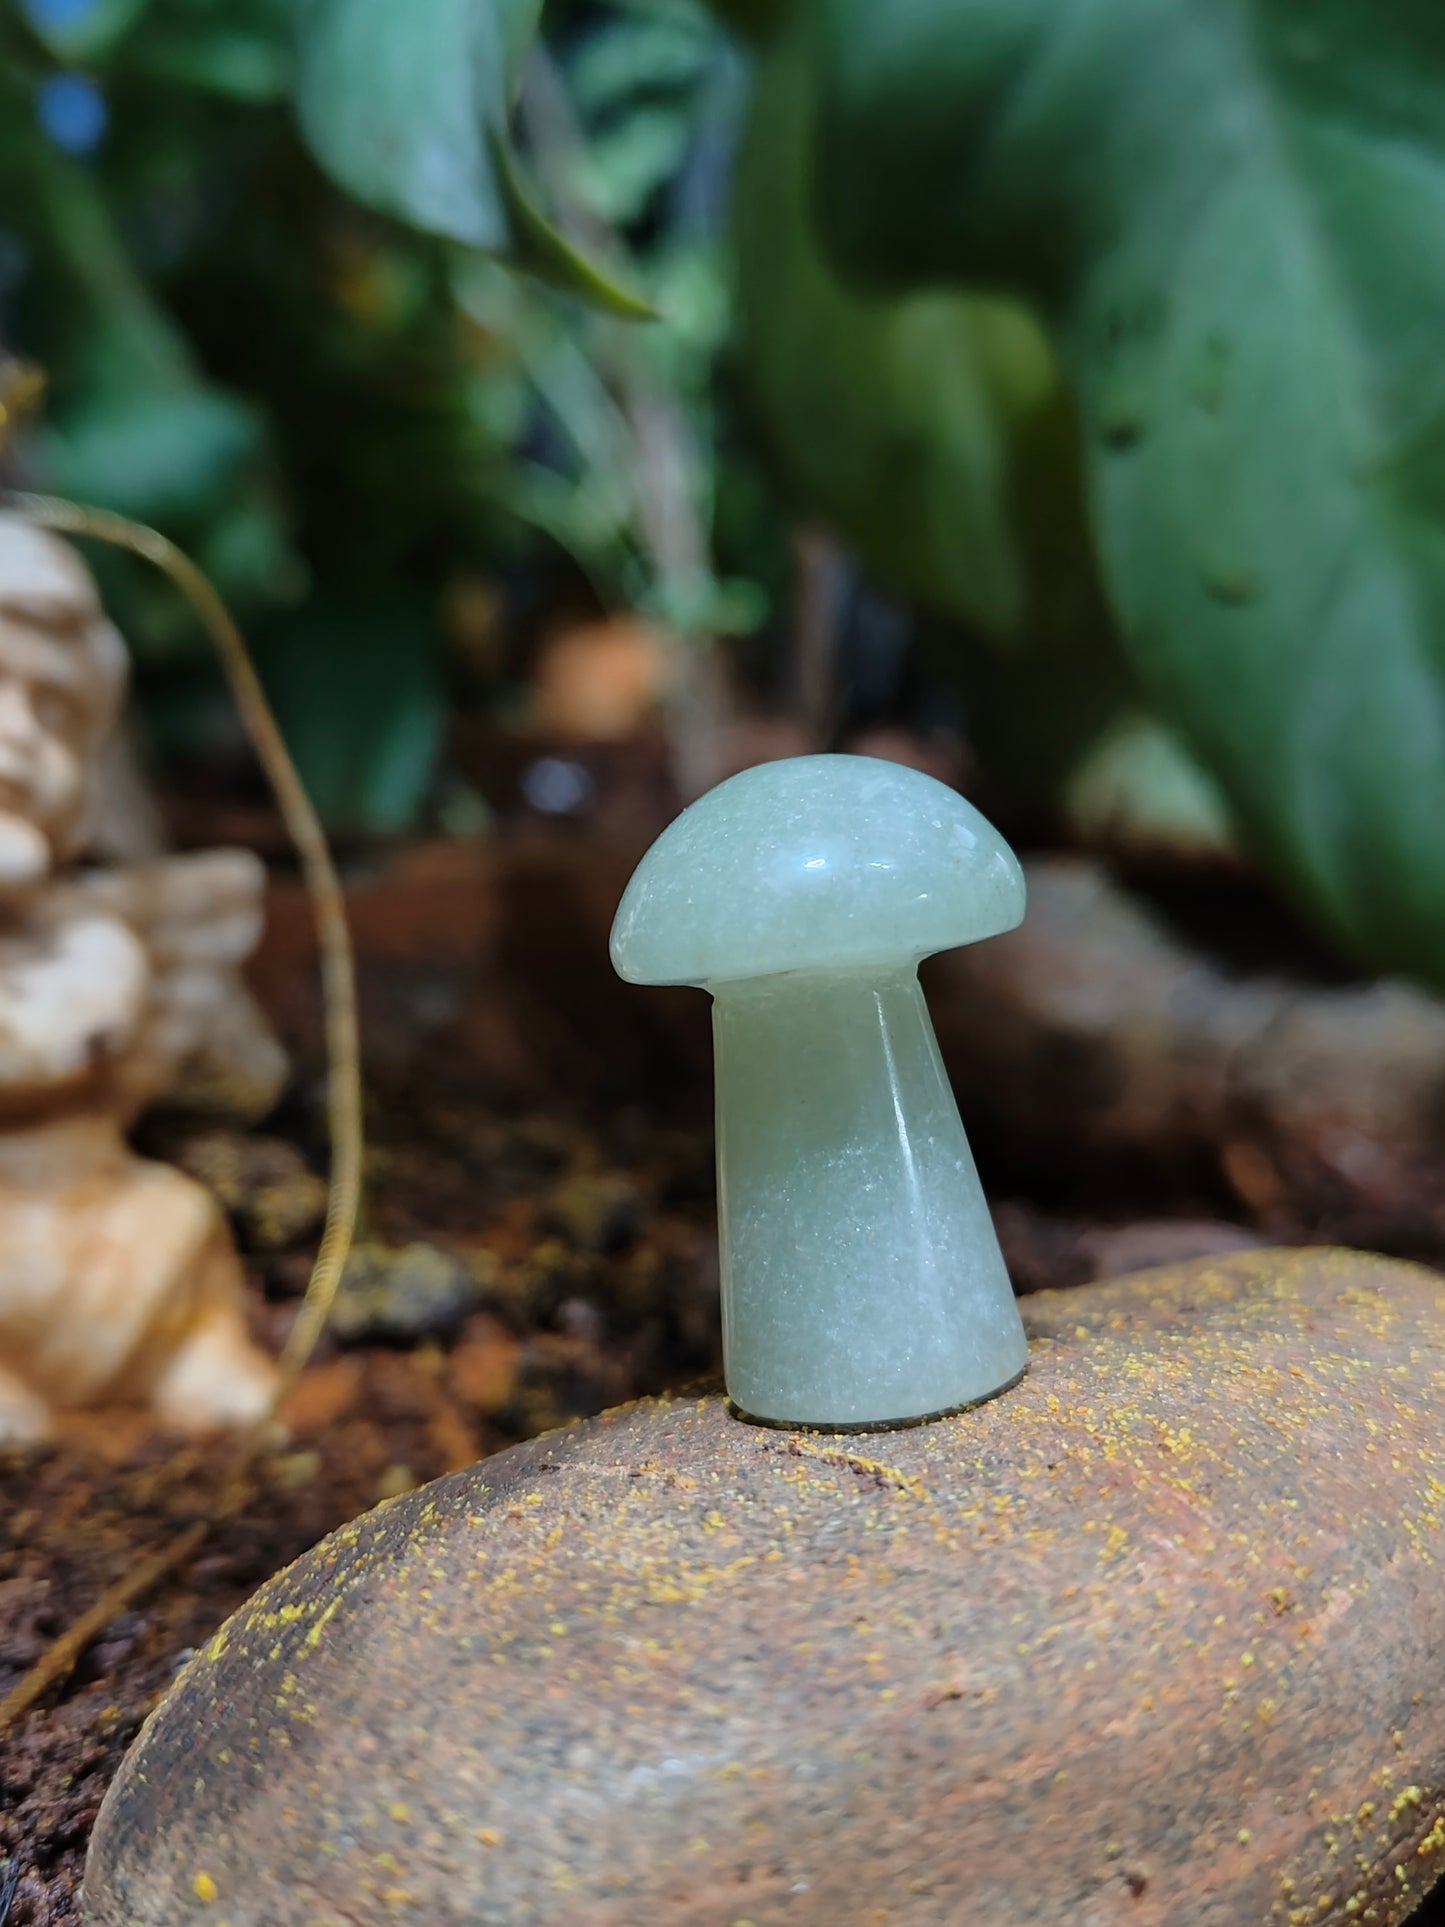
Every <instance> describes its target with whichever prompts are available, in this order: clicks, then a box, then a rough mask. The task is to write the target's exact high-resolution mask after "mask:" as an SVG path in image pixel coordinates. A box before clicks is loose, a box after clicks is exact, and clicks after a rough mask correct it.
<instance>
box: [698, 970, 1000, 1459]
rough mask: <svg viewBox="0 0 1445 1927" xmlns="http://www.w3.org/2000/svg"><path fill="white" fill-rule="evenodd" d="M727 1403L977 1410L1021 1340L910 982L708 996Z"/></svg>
mask: <svg viewBox="0 0 1445 1927" xmlns="http://www.w3.org/2000/svg"><path fill="white" fill-rule="evenodd" d="M708 988H709V990H710V991H711V992H712V995H713V999H714V1003H713V1034H714V1039H715V1043H716V1051H717V1159H718V1216H719V1230H720V1241H721V1254H722V1308H723V1347H724V1353H725V1359H726V1370H727V1383H728V1390H729V1392H730V1393H731V1395H732V1398H733V1401H734V1403H735V1404H736V1405H737V1406H738V1407H739V1409H740V1410H742V1411H743V1412H745V1413H746V1414H748V1415H749V1416H750V1417H753V1418H757V1419H764V1420H769V1421H771V1422H773V1423H775V1424H787V1425H816V1426H822V1427H826V1428H829V1429H833V1428H837V1427H842V1426H854V1425H887V1424H898V1423H903V1422H905V1421H908V1420H911V1419H919V1418H926V1417H929V1416H932V1415H934V1414H936V1413H939V1412H943V1411H949V1410H952V1409H953V1408H955V1407H957V1406H960V1405H967V1404H971V1403H973V1402H974V1401H975V1400H977V1399H981V1398H987V1397H989V1396H990V1395H991V1394H992V1393H994V1392H998V1391H1001V1390H1002V1389H1003V1388H1004V1387H1005V1386H1007V1385H1009V1384H1011V1383H1012V1382H1013V1381H1014V1379H1016V1378H1017V1377H1018V1375H1019V1373H1020V1372H1022V1370H1023V1368H1024V1365H1025V1363H1026V1360H1027V1347H1026V1343H1025V1339H1024V1332H1023V1325H1022V1321H1021V1320H1020V1318H1019V1313H1018V1308H1017V1306H1016V1304H1015V1302H1014V1296H1013V1290H1012V1288H1011V1286H1010V1284H1009V1280H1008V1273H1007V1272H1006V1270H1005V1269H1004V1262H1003V1257H1002V1254H1001V1253H1000V1251H999V1248H998V1240H997V1238H996V1237H995V1235H994V1229H993V1223H992V1220H991V1219H990V1217H989V1213H988V1207H987V1205H986V1204H985V1202H984V1197H983V1192H982V1189H981V1187H980V1185H979V1181H978V1174H977V1172H976V1171H975V1169H974V1163H973V1158H972V1156H971V1154H970V1152H969V1148H968V1140H967V1139H966V1138H965V1136H964V1132H963V1125H962V1122H961V1121H960V1119H959V1115H958V1107H957V1105H956V1104H955V1102H954V1098H953V1092H952V1090H951V1089H950V1087H949V1083H948V1078H947V1076H946V1074H945V1072H944V1068H943V1062H942V1059H941V1058H940V1056H939V1052H938V1043H937V1040H936V1039H935V1037H934V1034H933V1025H932V1022H931V1021H930V1019H929V1015H928V1008H927V1006H926V1004H925V1003H924V1001H923V993H922V991H921V990H920V988H919V984H918V973H917V967H916V965H914V964H911V963H910V964H907V965H904V966H901V967H895V968H885V969H879V970H856V969H850V970H831V971H808V970H798V971H789V972H786V973H784V974H782V975H777V976H767V977H756V978H750V979H748V980H746V981H743V982H728V983H714V984H709V986H708Z"/></svg>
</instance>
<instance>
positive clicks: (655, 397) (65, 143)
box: [0, 0, 761, 829]
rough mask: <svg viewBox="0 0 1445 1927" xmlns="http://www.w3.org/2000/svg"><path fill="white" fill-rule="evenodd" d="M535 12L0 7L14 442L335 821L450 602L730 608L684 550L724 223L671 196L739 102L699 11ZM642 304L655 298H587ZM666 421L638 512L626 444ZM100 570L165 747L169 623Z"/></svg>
mask: <svg viewBox="0 0 1445 1927" xmlns="http://www.w3.org/2000/svg"><path fill="white" fill-rule="evenodd" d="M535 13H536V9H535V7H533V6H530V5H519V4H515V3H514V0H509V4H507V5H503V6H500V7H495V8H494V7H491V6H477V5H471V4H453V3H452V0H445V3H442V0H419V4H418V5H417V6H416V7H410V6H408V7H406V8H395V7H391V6H388V5H379V4H368V3H367V0H362V3H361V4H351V3H350V0H348V4H346V5H344V6H342V5H337V4H333V3H332V0H315V3H314V4H303V3H302V0H295V3H294V4H293V0H126V4H121V3H120V0H7V4H6V7H5V9H4V11H3V12H0V109H3V115H4V118H3V121H0V340H8V341H10V342H11V344H12V345H15V346H19V347H20V348H22V349H23V350H25V351H28V352H29V353H31V354H32V355H34V356H35V357H36V358H37V359H39V360H40V361H42V362H43V363H44V365H45V366H46V368H47V370H48V373H49V375H50V388H51V406H50V409H49V411H48V414H47V419H46V424H45V426H44V428H43V430H42V431H41V432H40V433H39V434H38V436H37V437H35V438H34V440H33V443H32V446H31V447H30V449H29V450H28V464H27V465H28V467H29V469H30V471H31V472H32V474H33V475H34V476H35V477H36V479H39V480H41V481H43V482H44V483H45V484H46V485H47V486H50V487H53V488H56V489H59V490H63V491H65V492H67V493H70V494H73V495H74V496H76V497H78V498H79V499H82V500H89V501H96V502H100V503H102V504H104V505H106V506H113V507H116V508H120V509H123V510H124V511H126V512H128V513H130V514H132V515H136V516H138V517H140V518H141V519H144V520H150V521H154V522H157V523H159V524H160V525H162V526H163V527H165V528H166V530H167V532H168V533H170V534H172V535H174V536H175V537H176V538H177V539H179V540H181V541H182V542H183V543H184V544H185V545H186V546H187V547H188V548H189V549H191V551H192V552H193V553H195V554H196V555H197V557H198V559H199V560H200V561H201V562H202V563H203V565H204V566H205V567H206V568H207V569H208V570H209V571H210V572H211V573H212V574H213V575H214V576H215V578H216V580H217V581H218V583H219V584H220V586H221V587H222V589H223V591H224V592H225V593H226V595H227V596H228V598H229V599H230V600H231V601H232V602H233V603H234V605H235V606H236V607H237V608H238V610H239V611H240V612H241V613H242V614H243V615H244V616H245V617H246V619H247V621H248V625H249V627H250V629H251V632H252V635H253V637H254V639H255V642H256V646H257V649H258V653H259V655H260V658H261V660H262V664H263V668H264V669H265V670H266V672H267V675H268V680H269V681H270V683H271V686H272V689H273V692H274V694H275V697H276V700H277V702H278V706H279V708H280V710H281V714H282V719H283V722H284V724H285V726H286V728H287V730H288V733H289V734H290V735H291V736H292V737H293V739H294V740H296V741H297V743H298V745H299V747H300V749H301V753H302V757H303V763H304V766H305V770H306V774H307V776H308V778H309V780H310V781H311V783H312V784H313V787H314V788H315V790H316V793H317V795H318V799H319V801H320V802H321V803H322V805H323V807H324V808H325V810H326V812H327V814H328V815H329V816H330V817H331V819H332V821H333V822H334V823H337V824H341V825H358V826H361V827H369V828H382V829H385V828H391V827H400V826H402V825H404V824H406V823H408V822H410V821H412V820H414V818H415V816H416V813H417V811H418V809H419V808H420V807H421V805H422V804H423V802H424V800H425V799H426V797H427V795H428V794H429V792H430V790H431V787H432V785H433V783H434V781H435V775H436V769H437V764H438V752H439V747H440V742H441V737H442V732H443V730H444V727H445V722H446V716H447V711H448V689H447V676H446V667H447V662H446V639H445V637H444V634H443V630H444V626H445V611H446V610H447V609H448V608H451V607H454V606H456V605H457V603H458V601H459V600H460V601H461V602H465V601H466V597H465V596H461V597H460V598H459V597H458V595H457V594H456V591H457V588H458V585H461V586H462V587H463V588H465V587H466V585H467V584H469V583H473V582H477V581H482V582H486V581H489V580H492V579H494V578H495V577H496V574H497V572H498V571H504V572H505V571H507V570H509V569H514V568H516V567H519V566H527V565H528V563H529V558H531V559H533V560H535V561H545V560H546V558H547V557H548V556H549V555H551V556H552V557H554V558H555V557H557V553H558V550H561V551H563V552H565V554H566V555H567V556H569V557H570V558H571V560H572V562H573V563H574V564H575V565H576V566H578V567H580V568H581V570H582V571H583V573H584V574H585V575H586V576H587V577H588V578H589V579H590V581H591V583H592V585H593V587H594V590H595V592H596V593H597V594H598V595H599V596H600V597H601V599H602V600H603V602H604V603H606V604H611V605H615V606H620V607H621V606H625V607H637V606H642V607H647V608H651V609H654V610H655V611H656V612H657V613H658V614H659V615H660V616H663V617H665V618H666V619H667V620H668V621H669V622H670V623H672V624H674V625H676V626H679V627H680V628H681V629H683V630H686V631H688V632H693V631H695V632H698V633H703V634H706V633H717V632H719V631H721V630H726V629H738V628H747V627H749V626H751V625H753V624H755V623H756V622H757V621H758V620H759V618H760V614H761V602H760V596H759V591H758V590H757V589H756V587H754V586H752V585H750V584H749V583H748V582H747V581H746V580H743V581H729V580H727V579H725V578H723V577H720V576H719V575H718V574H717V572H716V569H715V566H714V550H715V547H716V546H717V545H715V544H714V543H713V542H712V540H711V524H712V521H713V519H714V515H713V496H714V474H715V463H714V460H713V456H712V443H713V440H714V436H715V433H716V425H715V411H714V404H713V398H712V382H711V378H712V367H713V361H714V358H715V355H716V352H717V348H718V345H719V343H720V341H721V340H722V338H723V337H724V335H725V333H726V329H727V303H726V290H725V279H724V267H723V261H722V253H721V245H720V241H719V237H718V233H717V221H716V218H714V214H713V212H712V210H710V209H708V208H704V209H703V210H701V212H699V210H698V209H697V208H696V207H695V206H693V205H691V204H690V202H689V200H688V195H687V192H686V191H685V190H686V187H687V182H688V178H689V175H690V173H691V172H693V171H695V162H696V159H697V157H698V156H699V154H700V152H702V150H704V149H705V148H706V146H707V143H708V142H709V141H710V140H713V141H715V140H716V139H718V138H719V137H720V135H719V129H721V138H723V139H724V141H725V140H726V137H727V136H726V128H727V124H728V123H729V120H730V119H735V118H736V114H737V111H738V106H739V103H740V99H741V81H742V70H741V65H740V62H739V59H738V57H737V55H736V54H735V53H734V52H733V51H732V49H731V46H730V43H729V42H728V39H727V37H726V35H725V34H724V33H723V31H722V30H721V29H720V28H719V27H718V26H717V25H716V24H715V23H714V22H712V21H711V19H710V18H709V17H708V16H707V15H706V14H705V13H703V12H702V11H701V10H700V9H698V8H696V7H691V6H686V5H681V4H676V5H674V4H665V5H651V6H640V7H638V8H636V9H622V10H617V11H609V12H608V13H607V14H606V15H602V16H597V15H596V14H595V10H594V9H591V8H588V7H584V6H577V7H571V8H567V7H559V8H557V9H556V10H555V31H554V35H553V37H552V38H551V39H550V40H549V41H547V42H545V43H544V42H537V41H535V40H534V39H533V37H532V29H533V27H534V26H535ZM524 77H525V84H524ZM574 83H575V84H574ZM519 85H520V86H522V91H523V100H522V106H521V111H520V114H517V113H516V112H512V113H511V114H510V115H509V112H508V108H507V101H508V97H509V95H514V94H515V93H516V92H517V90H518V87H519ZM534 96H535V98H534ZM549 102H551V103H552V106H551V108H550V109H549V107H548V103H549ZM559 102H560V107H561V113H560V116H559V114H558V113H557V112H556V111H555V108H556V106H557V103H559ZM559 118H560V122H561V129H560V134H559V128H558V121H559ZM514 122H519V123H520V125H521V130H522V133H523V137H524V139H527V140H529V145H530V146H531V148H532V149H533V152H532V155H531V160H532V164H533V166H534V170H535V172H536V174H537V175H538V176H539V177H543V178H542V181H541V185H542V189H543V192H544V193H546V192H548V191H550V190H554V189H557V190H560V201H561V204H562V205H561V218H560V225H557V226H554V225H552V224H551V223H549V222H548V221H546V220H544V219H543V217H542V216H541V215H540V214H539V213H538V212H537V197H536V196H535V195H534V194H533V193H532V192H531V191H530V190H529V189H528V188H527V187H524V185H523V183H522V178H521V175H522V169H521V167H520V165H519V163H518V162H517V161H516V159H515V156H514V154H513V152H512V148H511V145H510V140H509V127H510V125H511V124H512V123H514ZM538 123H540V125H539V126H538V128H537V131H538V139H530V138H529V137H530V135H531V133H532V129H533V127H534V124H538ZM303 135H304V136H305V137H306V139H309V142H310V145H311V146H312V148H313V149H314V151H315V155H316V156H317V157H319V159H320V160H321V162H322V163H323V167H324V169H325V171H326V172H327V173H329V174H330V175H331V176H332V177H333V178H334V181H335V183H337V185H332V184H329V183H328V181H327V180H326V179H325V178H324V175H323V172H322V171H321V170H318V168H317V166H316V164H315V160H314V159H312V158H311V157H310V156H308V153H307V149H306V140H304V139H303V138H302V136H303ZM539 140H540V143H541V147H542V148H543V149H545V150H546V151H539ZM559 140H560V147H558V146H557V143H558V141H559ZM549 142H550V143H552V144H553V145H552V147H550V148H549V147H547V143H549ZM704 158H705V156H704ZM717 171H718V170H717V169H716V167H714V168H713V169H712V172H713V173H714V174H715V173H716V172H717ZM343 190H347V191H343ZM693 200H694V201H695V200H696V196H693ZM713 200H714V201H716V200H717V195H716V193H714V194H713ZM362 202H365V203H368V204H369V205H367V206H363V205H361V204H360V203H362ZM564 230H565V231H564ZM500 260H506V261H508V262H510V263H512V264H513V265H521V266H524V267H525V268H526V269H527V270H528V273H527V274H526V275H525V276H521V277H519V276H517V275H514V274H512V273H511V272H509V270H508V269H507V268H503V267H501V266H500V265H499V261H500ZM539 277H541V278H539ZM544 281H545V285H544ZM559 284H561V285H562V286H564V287H566V288H568V289H570V290H571V291H572V292H570V293H568V292H561V291H559ZM579 297H580V298H579ZM639 302H645V303H647V304H649V307H651V306H655V307H656V308H657V309H658V310H659V311H660V312H662V313H664V314H665V315H666V317H667V318H666V320H665V321H662V322H658V323H652V324H649V325H648V327H646V328H645V329H641V328H638V327H637V326H636V325H635V324H634V323H633V322H630V321H627V320H623V319H619V318H617V311H621V312H622V313H624V314H626V313H630V312H635V311H636V310H637V309H638V306H639ZM659 423H660V424H661V428H660V431H659ZM659 432H661V435H662V439H663V442H664V444H665V450H666V451H667V452H669V453H670V454H671V456H672V459H673V470H674V472H673V475H672V481H673V482H674V484H675V486H674V487H673V489H672V491H671V496H672V499H671V505H670V507H669V506H668V505H667V504H664V507H667V514H666V515H664V516H661V517H660V516H659V512H658V509H657V507H656V505H655V504H654V503H653V502H652V501H650V500H649V499H648V497H647V492H646V487H645V484H646V483H647V482H648V481H649V480H650V479H651V476H652V471H653V467H655V463H654V464H653V465H652V466H649V459H650V457H649V458H645V457H644V452H643V451H642V449H641V448H640V441H641V438H642V437H644V436H648V435H650V436H652V437H653V438H654V439H655V438H656V437H657V435H658V433H659ZM679 505H681V506H682V507H683V508H685V510H686V513H685V514H683V515H679V514H678V512H677V511H678V507H679ZM724 519H726V518H724ZM660 522H661V526H659V523H660ZM678 528H680V529H681V530H682V533H683V540H682V542H681V543H679V541H678V539H677V536H676V533H675V531H676V529H678ZM734 546H736V545H734ZM726 547H727V543H726V540H725V539H724V542H723V544H722V548H723V550H724V551H725V550H726ZM551 573H552V574H554V575H555V574H556V573H557V571H556V568H555V562H554V563H553V565H552V568H551ZM107 587H108V590H109V592H110V594H111V595H112V597H113V599H114V600H115V603H116V606H117V608H118V610H119V613H120V616H121V619H122V621H123V624H124V626H125V628H126V631H127V634H128V635H129V636H130V638H131V639H132V641H133V643H134V644H135V646H136V648H137V651H138V654H139V655H140V657H141V661H142V670H143V677H142V683H143V687H147V688H148V689H149V693H150V695H151V698H152V701H151V713H152V717H153V720H154V721H155V723H156V725H157V726H158V727H159V728H160V730H161V731H162V733H163V734H164V733H166V732H170V733H171V734H173V735H175V736H176V737H177V738H178V739H179V740H181V741H182V742H184V743H189V744H190V745H191V746H192V747H194V745H195V743H196V741H197V740H198V739H199V738H200V737H201V736H202V735H203V732H204V728H205V724H204V719H203V717H202V716H201V714H200V713H199V712H198V711H197V708H196V703H195V700H194V699H193V685H194V684H195V683H196V682H197V681H198V680H199V681H201V682H202V683H204V681H205V675H204V669H203V666H202V665H201V664H199V663H198V662H196V661H195V660H194V659H193V658H192V657H191V656H190V655H188V654H183V653H182V652H187V651H189V650H190V648H191V643H190V639H189V636H188V632H187V631H186V630H185V628H184V626H183V625H181V624H180V623H179V622H178V620H177V617H176V614H175V611H174V609H173V608H172V606H171V605H170V603H169V601H168V599H166V598H164V597H163V596H161V595H158V594H157V593H156V592H155V591H154V589H153V588H152V586H151V585H150V584H148V583H147V582H145V581H144V579H143V578H140V577H135V578H132V577H130V576H128V575H127V574H126V573H125V572H124V571H123V570H115V569H114V567H112V574H111V580H110V581H109V583H108V585H107ZM348 634H350V635H352V636H353V637H354V638H355V639H356V640H355V645H354V647H352V648H351V649H350V650H349V651H348V645H347V643H346V640H345V639H346V637H347V636H348ZM388 638H389V640H388ZM328 676H330V677H334V694H333V696H332V698H331V700H330V702H329V703H328V704H327V705H326V711H327V722H326V728H325V729H324V730H321V729H318V728H317V726H316V708H315V697H316V691H317V686H318V682H320V681H323V680H325V679H326V677H328Z"/></svg>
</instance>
